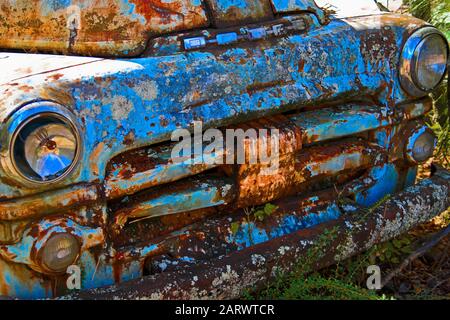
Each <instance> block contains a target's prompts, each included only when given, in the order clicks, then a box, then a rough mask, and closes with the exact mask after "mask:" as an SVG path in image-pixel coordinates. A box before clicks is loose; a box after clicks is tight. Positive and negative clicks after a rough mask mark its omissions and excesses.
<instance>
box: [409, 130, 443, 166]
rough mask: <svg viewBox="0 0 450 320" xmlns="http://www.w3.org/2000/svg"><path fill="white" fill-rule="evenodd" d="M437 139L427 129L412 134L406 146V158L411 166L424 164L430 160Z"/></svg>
mask: <svg viewBox="0 0 450 320" xmlns="http://www.w3.org/2000/svg"><path fill="white" fill-rule="evenodd" d="M436 144H437V138H436V136H435V135H434V133H433V132H432V131H431V130H430V129H428V128H427V127H421V128H419V129H416V130H415V131H413V132H412V134H411V136H410V137H409V138H408V141H407V144H406V150H405V153H406V158H407V159H408V160H409V161H410V162H411V163H413V164H419V163H424V162H426V161H427V160H428V159H430V158H431V157H432V156H433V154H434V150H435V149H436Z"/></svg>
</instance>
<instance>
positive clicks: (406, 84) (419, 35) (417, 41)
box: [400, 27, 449, 97]
mask: <svg viewBox="0 0 450 320" xmlns="http://www.w3.org/2000/svg"><path fill="white" fill-rule="evenodd" d="M448 52H449V49H448V44H447V40H446V39H445V37H444V35H442V34H441V33H440V32H439V31H438V30H437V29H435V28H432V27H426V28H422V29H419V30H418V31H416V32H415V33H414V34H413V35H412V36H411V37H410V38H409V39H408V41H407V42H406V44H405V46H404V48H403V52H402V59H401V64H400V80H401V84H402V87H403V89H404V90H405V91H406V92H407V93H409V94H410V95H412V96H416V97H421V96H424V95H426V94H428V93H430V92H431V91H432V90H433V89H435V88H436V87H437V86H438V85H439V83H441V81H442V80H443V79H444V77H445V73H446V70H447V61H448Z"/></svg>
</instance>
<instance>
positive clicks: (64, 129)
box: [12, 113, 79, 183]
mask: <svg viewBox="0 0 450 320" xmlns="http://www.w3.org/2000/svg"><path fill="white" fill-rule="evenodd" d="M78 141H79V138H78V132H77V129H76V127H75V126H74V125H73V124H72V123H71V121H70V120H69V119H66V118H65V117H63V116H61V115H59V114H51V113H50V114H48V113H46V114H39V115H37V116H34V117H31V118H30V119H28V120H26V121H25V122H24V123H23V124H22V125H21V127H19V128H18V130H17V131H16V133H15V134H14V136H13V139H12V159H13V164H14V166H15V167H16V170H17V172H18V173H19V174H20V175H22V176H23V177H24V178H25V179H26V180H29V181H32V182H37V183H46V182H54V181H57V180H60V179H63V178H64V177H66V176H67V175H68V174H69V173H70V172H71V171H72V169H73V167H74V166H75V164H76V162H77V158H78V154H79V146H78Z"/></svg>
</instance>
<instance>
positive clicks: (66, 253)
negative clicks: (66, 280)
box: [41, 233, 80, 272]
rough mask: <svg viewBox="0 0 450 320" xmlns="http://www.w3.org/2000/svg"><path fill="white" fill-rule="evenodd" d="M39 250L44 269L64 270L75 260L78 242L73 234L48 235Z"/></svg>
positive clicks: (78, 249)
mask: <svg viewBox="0 0 450 320" xmlns="http://www.w3.org/2000/svg"><path fill="white" fill-rule="evenodd" d="M41 252H42V253H41V254H42V255H41V262H42V264H43V267H44V268H45V269H46V270H48V271H50V272H66V270H67V268H68V267H69V266H71V265H72V264H74V263H75V261H76V260H77V258H78V255H79V253H80V244H79V242H78V240H77V239H76V238H75V237H74V236H73V235H71V234H69V233H60V234H56V235H54V236H52V237H50V239H48V240H47V242H46V243H45V244H44V247H43V248H42V251H41Z"/></svg>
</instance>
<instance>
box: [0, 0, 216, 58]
mask: <svg viewBox="0 0 450 320" xmlns="http://www.w3.org/2000/svg"><path fill="white" fill-rule="evenodd" d="M207 25H208V19H207V17H206V12H205V10H204V8H203V4H202V1H200V0H170V1H161V0H90V1H78V0H69V1H66V0H56V1H45V0H34V1H28V0H17V1H10V0H2V1H0V35H1V36H0V48H5V49H24V50H33V51H35V50H39V51H48V52H62V53H73V54H80V55H102V56H136V55H138V54H140V53H141V52H142V51H143V50H144V49H145V46H146V44H147V42H148V40H149V38H150V37H151V36H156V35H161V34H165V33H170V32H174V31H180V30H190V29H194V28H200V27H205V26H207Z"/></svg>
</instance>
